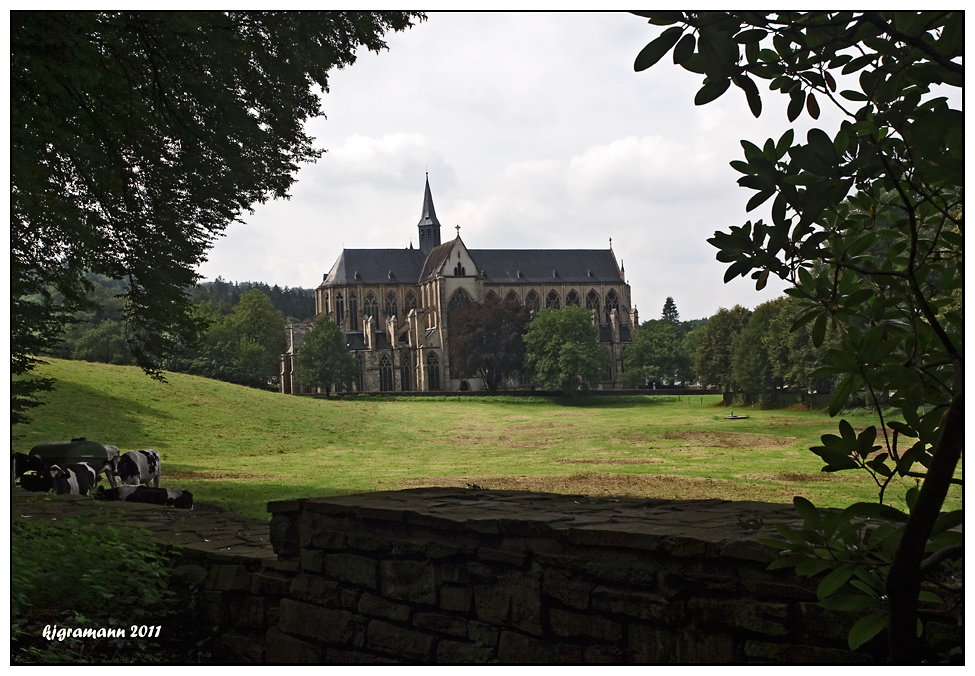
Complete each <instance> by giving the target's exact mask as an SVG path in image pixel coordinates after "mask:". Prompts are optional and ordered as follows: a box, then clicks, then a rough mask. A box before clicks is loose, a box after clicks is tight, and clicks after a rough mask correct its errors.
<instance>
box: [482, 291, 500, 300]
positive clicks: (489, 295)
mask: <svg viewBox="0 0 975 676" xmlns="http://www.w3.org/2000/svg"><path fill="white" fill-rule="evenodd" d="M492 298H493V299H494V300H498V294H496V293H494V291H488V292H487V295H486V296H484V300H491V299H492Z"/></svg>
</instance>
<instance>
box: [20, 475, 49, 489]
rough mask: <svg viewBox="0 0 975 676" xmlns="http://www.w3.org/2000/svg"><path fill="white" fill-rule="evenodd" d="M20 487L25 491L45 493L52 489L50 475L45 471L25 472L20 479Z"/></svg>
mask: <svg viewBox="0 0 975 676" xmlns="http://www.w3.org/2000/svg"><path fill="white" fill-rule="evenodd" d="M20 487H21V488H23V489H24V490H25V491H33V492H35V493H47V492H48V491H50V490H51V489H52V488H54V482H53V481H51V475H50V474H49V473H48V471H47V470H44V471H43V472H26V473H25V474H24V475H23V476H21V477H20Z"/></svg>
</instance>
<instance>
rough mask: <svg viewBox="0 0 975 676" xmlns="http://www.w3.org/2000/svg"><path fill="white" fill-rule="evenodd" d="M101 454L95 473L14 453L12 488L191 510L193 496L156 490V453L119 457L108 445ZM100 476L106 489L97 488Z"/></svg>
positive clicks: (85, 466) (85, 465)
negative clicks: (103, 455)
mask: <svg viewBox="0 0 975 676" xmlns="http://www.w3.org/2000/svg"><path fill="white" fill-rule="evenodd" d="M105 450H106V451H107V453H108V460H107V461H106V462H105V464H104V466H103V467H101V468H100V469H98V470H96V469H95V468H94V467H92V466H91V465H90V464H89V463H87V462H78V463H72V464H66V465H64V467H61V466H60V465H50V466H48V465H47V464H46V463H45V462H44V460H43V459H42V458H41V457H40V456H38V455H33V454H27V453H18V452H16V451H14V452H12V454H11V465H12V469H13V477H12V480H13V482H14V483H15V484H16V482H17V481H19V482H20V486H21V488H23V489H24V490H27V491H40V492H45V493H46V492H49V491H54V492H55V493H57V494H59V495H64V494H73V495H91V496H93V497H94V498H96V499H98V500H124V501H126V502H143V503H149V504H154V505H170V506H172V507H179V508H181V509H193V494H192V493H190V492H189V491H186V490H182V489H177V488H160V487H159V480H160V476H161V474H162V464H161V462H160V458H159V452H158V451H155V450H153V449H151V448H149V449H146V450H144V451H126V452H125V453H120V452H119V449H118V447H117V446H108V445H105ZM101 474H104V475H105V478H106V479H108V483H109V484H110V485H111V488H110V489H108V490H105V489H104V488H103V487H102V486H97V484H98V481H99V476H100V475H101ZM150 484H152V485H151V486H150ZM96 486H97V489H96Z"/></svg>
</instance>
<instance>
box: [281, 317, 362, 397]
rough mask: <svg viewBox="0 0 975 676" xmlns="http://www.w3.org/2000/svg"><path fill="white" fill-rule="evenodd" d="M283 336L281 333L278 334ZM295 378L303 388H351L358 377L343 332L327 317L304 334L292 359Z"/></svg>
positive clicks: (356, 363)
mask: <svg viewBox="0 0 975 676" xmlns="http://www.w3.org/2000/svg"><path fill="white" fill-rule="evenodd" d="M282 335H283V334H282ZM295 367H296V368H295V371H296V375H295V377H296V379H297V380H298V382H299V383H300V384H301V385H303V386H305V387H312V388H319V387H320V388H322V389H324V390H325V394H326V395H328V394H330V393H331V391H332V389H333V388H335V389H338V388H339V387H343V388H345V389H347V390H349V389H352V384H353V383H354V382H355V379H356V377H357V376H358V375H359V362H358V361H356V358H355V357H354V356H352V353H351V352H349V348H348V346H347V345H346V343H345V333H344V332H343V331H342V328H341V327H340V326H339V325H338V324H336V323H335V322H334V321H332V319H331V318H330V317H329V316H328V315H322V316H321V317H319V318H318V319H317V320H316V321H315V323H314V325H313V326H312V327H311V329H309V330H308V332H306V333H305V335H304V338H303V340H302V343H301V345H300V347H299V348H298V354H297V356H296V357H295Z"/></svg>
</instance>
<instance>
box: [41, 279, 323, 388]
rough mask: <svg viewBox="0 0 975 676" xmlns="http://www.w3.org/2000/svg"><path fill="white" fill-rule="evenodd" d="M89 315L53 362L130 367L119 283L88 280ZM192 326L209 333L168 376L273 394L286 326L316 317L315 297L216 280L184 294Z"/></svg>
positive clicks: (71, 329)
mask: <svg viewBox="0 0 975 676" xmlns="http://www.w3.org/2000/svg"><path fill="white" fill-rule="evenodd" d="M87 279H88V281H89V282H90V283H91V285H92V289H91V292H90V293H89V294H88V300H89V301H90V308H89V309H88V310H86V311H82V312H78V313H76V314H75V316H74V319H75V321H74V322H73V323H71V324H70V325H69V326H68V328H67V331H66V332H65V335H64V339H63V340H62V341H61V343H60V345H58V347H57V348H56V349H55V350H54V352H53V356H55V357H60V358H63V359H77V360H83V361H90V362H101V363H105V364H123V365H127V364H134V363H135V360H134V358H133V356H132V354H131V352H130V350H129V346H128V344H127V341H126V317H125V301H124V299H123V298H122V296H123V294H124V293H125V292H126V291H127V288H126V285H125V284H124V283H123V282H119V281H116V280H112V279H109V278H107V277H103V276H100V275H88V277H87ZM189 296H190V298H191V299H192V301H193V305H194V313H195V316H196V318H197V319H200V320H203V321H204V322H205V323H206V325H207V327H208V328H207V330H206V331H205V332H204V333H203V335H202V336H201V339H200V342H199V343H198V344H196V345H183V346H182V347H181V349H180V351H179V352H178V354H176V355H174V356H172V357H170V358H168V359H166V360H165V362H164V364H163V367H164V368H165V369H166V370H169V371H177V372H181V373H192V374H195V375H201V376H206V377H209V378H216V379H218V380H225V381H227V382H232V383H238V384H240V385H249V386H252V387H261V388H274V387H275V381H274V378H275V377H276V375H277V373H278V360H279V357H280V354H281V353H282V352H283V351H284V326H285V324H287V323H288V322H294V321H301V320H305V319H308V318H310V317H312V316H313V315H314V314H315V292H314V290H313V289H302V288H297V287H296V288H288V287H285V288H283V289H282V288H281V287H280V286H277V285H274V286H269V285H268V284H265V283H264V282H227V281H225V280H223V279H221V278H219V277H218V278H217V279H216V280H215V281H212V282H204V283H202V284H199V285H197V286H195V287H193V288H192V289H190V290H189Z"/></svg>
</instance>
